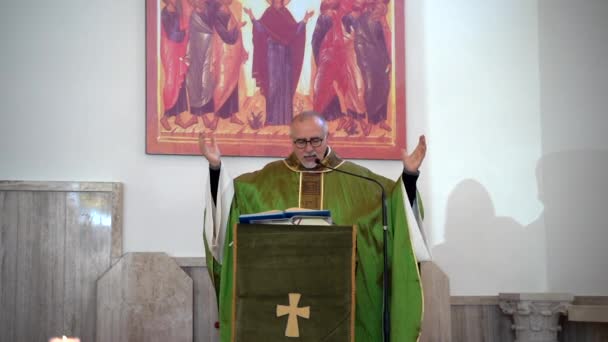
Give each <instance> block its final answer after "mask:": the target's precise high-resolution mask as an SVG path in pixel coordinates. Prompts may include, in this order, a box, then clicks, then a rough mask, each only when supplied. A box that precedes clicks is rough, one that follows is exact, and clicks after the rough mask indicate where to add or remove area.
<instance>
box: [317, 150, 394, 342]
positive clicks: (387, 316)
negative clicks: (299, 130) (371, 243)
mask: <svg viewBox="0 0 608 342" xmlns="http://www.w3.org/2000/svg"><path fill="white" fill-rule="evenodd" d="M315 163H316V164H317V165H319V166H321V167H324V168H326V169H330V170H333V171H337V172H341V173H344V174H347V175H351V176H354V177H359V178H363V179H366V180H368V181H371V182H374V183H376V185H378V186H379V187H380V190H381V191H382V229H383V230H382V243H383V248H382V257H383V259H384V271H383V272H382V332H383V341H384V342H388V341H390V333H391V313H390V307H389V301H388V293H389V285H388V269H389V268H388V243H387V241H388V216H387V206H386V191H385V190H384V186H382V184H380V182H378V181H377V180H375V179H373V178H370V177H366V176H362V175H358V174H356V173H352V172H348V171H344V170H340V169H336V168H333V167H331V166H327V165H325V164H324V163H322V162H321V160H320V159H319V158H316V159H315Z"/></svg>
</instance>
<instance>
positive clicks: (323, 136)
mask: <svg viewBox="0 0 608 342" xmlns="http://www.w3.org/2000/svg"><path fill="white" fill-rule="evenodd" d="M289 131H290V137H291V141H292V150H293V153H294V154H295V155H296V157H297V158H298V160H299V161H300V163H301V164H302V166H304V167H305V168H307V169H312V168H315V167H316V166H317V163H316V162H315V159H317V158H319V159H323V157H324V156H325V152H326V151H327V136H328V134H327V133H328V126H327V121H325V119H323V117H322V116H321V115H319V113H317V112H313V111H306V112H302V113H300V114H298V115H296V116H295V117H294V118H293V120H292V122H291V126H290V129H289Z"/></svg>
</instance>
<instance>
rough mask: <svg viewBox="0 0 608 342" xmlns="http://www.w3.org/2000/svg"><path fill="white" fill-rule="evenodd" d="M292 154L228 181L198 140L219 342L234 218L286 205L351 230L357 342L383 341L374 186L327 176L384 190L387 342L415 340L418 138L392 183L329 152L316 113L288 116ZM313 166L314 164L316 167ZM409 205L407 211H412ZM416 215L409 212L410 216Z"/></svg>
mask: <svg viewBox="0 0 608 342" xmlns="http://www.w3.org/2000/svg"><path fill="white" fill-rule="evenodd" d="M290 137H291V140H292V141H291V143H292V153H291V154H290V155H289V156H288V157H287V158H285V159H283V160H278V161H274V162H271V163H269V164H267V165H266V166H265V167H264V168H262V169H261V170H258V171H255V172H251V173H246V174H243V175H241V176H239V177H237V178H235V179H231V178H230V176H229V175H228V173H227V171H226V169H225V166H224V165H223V164H222V162H221V154H220V150H219V148H218V145H217V143H216V141H215V139H214V138H213V136H212V137H211V139H210V140H211V141H210V142H209V141H207V139H206V137H205V136H204V135H201V136H200V137H199V146H200V150H201V154H202V155H203V156H204V157H205V158H206V159H207V161H208V162H209V168H210V177H209V178H210V188H209V191H208V192H207V198H206V208H205V213H204V220H205V222H204V243H205V248H206V256H207V264H208V268H209V273H210V275H211V278H212V280H213V282H214V285H215V287H216V292H217V294H218V304H219V320H220V336H221V341H224V342H228V341H231V338H232V331H231V326H232V324H231V323H232V300H233V298H232V295H233V291H232V290H233V287H232V286H233V278H232V274H233V272H232V271H233V269H232V258H233V253H232V252H233V251H232V234H233V232H232V229H233V227H234V225H235V224H236V223H237V222H238V217H239V215H242V214H253V213H258V212H263V211H269V210H274V209H279V210H285V209H288V208H293V207H300V208H308V209H328V210H330V211H331V214H332V218H333V222H334V223H335V224H337V225H357V229H358V230H357V231H358V235H357V263H358V264H357V273H356V279H355V283H356V318H355V337H356V341H357V342H365V341H369V342H375V341H381V340H382V277H383V272H384V269H383V255H382V249H383V237H382V235H383V227H382V208H381V199H380V198H381V190H380V188H379V187H378V185H377V184H375V183H373V182H371V181H368V180H365V179H361V178H358V177H355V176H351V175H347V174H344V173H341V172H337V171H334V170H331V169H330V168H328V167H326V166H329V167H331V168H334V169H339V170H343V171H346V172H350V173H354V174H358V175H361V176H365V177H370V178H373V179H375V180H377V181H378V182H380V183H381V184H382V185H383V186H384V188H385V189H386V191H387V202H388V254H389V270H388V272H390V277H389V279H390V283H389V287H390V310H391V327H392V328H391V340H392V341H416V340H417V338H418V336H419V334H420V326H421V319H422V289H421V285H420V277H419V273H418V265H417V262H418V261H421V260H425V259H429V253H428V249H427V247H426V244H425V242H424V239H423V235H422V233H421V230H420V228H419V226H418V223H419V222H418V221H419V219H421V218H422V215H421V211H422V210H418V208H421V205H420V200H419V196H417V194H416V180H417V178H418V168H419V167H420V165H421V163H422V161H423V159H424V157H425V154H426V140H425V138H424V136H421V137H420V139H419V142H418V146H416V148H415V149H414V151H413V152H412V153H411V154H408V153H407V152H406V151H405V150H404V151H403V167H404V169H403V174H402V176H401V177H400V179H399V180H397V181H392V180H390V179H387V178H385V177H382V176H380V175H377V174H375V173H373V172H371V171H370V170H368V169H366V168H364V167H362V166H359V165H357V164H354V163H352V162H349V161H345V160H342V159H341V158H340V157H339V156H338V154H337V153H336V152H335V151H334V150H333V149H332V148H331V147H330V145H329V141H328V138H329V136H328V126H327V122H326V121H325V120H324V119H323V118H322V117H321V116H320V115H319V114H317V113H315V112H303V113H300V114H299V115H297V116H295V117H294V118H293V120H292V123H291V126H290ZM319 161H320V162H319ZM412 207H413V208H414V210H412ZM414 212H415V213H414Z"/></svg>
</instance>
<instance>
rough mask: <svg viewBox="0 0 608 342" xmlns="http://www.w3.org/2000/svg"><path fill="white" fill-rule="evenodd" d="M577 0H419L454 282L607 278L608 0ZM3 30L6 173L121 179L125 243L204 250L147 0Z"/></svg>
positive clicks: (0, 23) (430, 214)
mask: <svg viewBox="0 0 608 342" xmlns="http://www.w3.org/2000/svg"><path fill="white" fill-rule="evenodd" d="M569 3H570V2H569V1H566V0H561V1H553V0H551V1H549V0H541V1H540V2H539V3H537V2H534V1H529V0H517V1H501V0H485V1H482V0H460V1H421V0H407V1H406V22H407V26H406V34H407V37H406V46H407V56H408V59H407V70H408V72H407V82H408V89H407V96H408V101H407V103H408V113H409V114H408V115H409V117H408V145H409V146H412V145H413V144H414V142H415V138H416V136H417V135H419V134H421V133H425V134H426V135H427V137H428V141H429V155H428V158H427V161H426V163H425V165H424V167H423V169H422V172H423V175H422V177H421V179H420V181H419V186H420V189H421V191H422V192H423V195H424V198H425V202H426V209H427V221H426V229H427V231H428V234H429V236H430V237H431V240H432V244H433V245H434V246H435V248H434V250H433V251H434V253H435V255H436V258H437V262H438V263H439V264H440V265H441V266H442V267H444V268H445V269H446V271H447V272H448V273H449V276H450V278H451V281H452V292H453V294H455V295H467V294H475V295H483V294H490V295H491V294H496V293H497V292H499V291H542V290H568V291H572V292H575V293H577V294H603V295H607V294H608V281H607V279H606V277H607V276H606V275H605V274H608V272H605V268H606V266H605V264H603V263H604V260H608V255H607V254H606V252H603V251H602V250H600V249H599V248H598V246H599V245H600V243H601V242H604V243H603V245H606V243H605V241H606V237H607V234H606V232H605V231H606V229H605V228H606V224H604V223H602V221H600V216H599V211H600V210H601V209H603V207H605V205H603V203H606V201H605V196H606V193H608V192H607V191H606V190H603V191H599V190H600V189H606V188H605V184H606V182H605V181H604V180H603V179H602V177H600V175H603V173H602V170H604V169H606V162H605V161H606V151H607V149H608V144H607V142H606V138H605V137H606V134H604V131H605V128H607V127H608V125H605V109H604V108H606V107H607V106H606V105H607V100H606V98H605V94H606V93H608V92H606V90H607V89H606V80H607V79H608V78H606V76H607V75H606V70H608V69H607V68H606V60H608V51H607V44H605V42H606V41H607V39H606V37H607V36H606V32H607V30H606V23H605V20H604V22H602V18H606V17H607V16H606V9H607V4H608V2H605V1H602V0H595V1H593V0H586V1H582V2H577V6H574V5H570V4H569ZM580 3H584V4H585V5H578V4H580ZM592 4H593V6H595V7H589V6H592ZM566 23H568V24H566ZM563 36H572V38H576V37H578V38H579V39H577V40H574V39H572V40H564V39H562V37H563ZM0 38H1V40H0V41H2V42H3V47H2V54H1V55H0V75H2V77H1V78H0V84H1V86H0V94H1V95H0V96H1V99H2V102H1V103H2V109H1V110H0V113H1V114H0V118H1V121H0V122H1V124H0V125H1V127H2V128H3V130H2V134H0V179H20V180H76V181H120V182H123V183H124V184H125V207H124V210H125V221H124V229H125V238H124V247H125V250H126V251H164V252H167V253H169V254H170V255H173V256H202V255H203V253H202V241H201V238H200V236H201V232H202V226H201V222H202V212H201V207H202V205H203V195H202V191H203V188H204V186H205V185H206V184H207V178H206V163H205V162H204V161H203V160H201V158H200V157H192V156H188V157H187V156H183V157H177V156H150V155H146V154H145V152H144V151H145V149H144V113H145V64H144V63H145V46H144V38H145V18H144V2H143V1H109V2H108V1H96V0H93V1H88V2H82V1H76V0H59V1H56V2H52V3H47V2H43V1H35V0H22V1H19V2H12V3H10V4H6V5H5V6H4V8H3V11H2V12H1V13H0ZM588 51H592V52H593V53H589V52H588ZM556 56H557V57H556ZM572 78H575V80H576V82H571V81H569V80H571V79H572ZM602 124H603V125H602ZM602 127H604V129H602ZM573 149H576V150H578V151H582V152H577V153H574V156H573V154H572V153H569V152H565V151H570V150H573ZM553 156H557V157H555V158H553V159H552V157H553ZM269 160H270V159H267V158H225V163H226V165H227V166H228V167H229V168H230V169H231V170H232V171H234V172H233V173H234V174H238V173H241V172H244V171H249V170H253V169H257V168H259V167H261V166H262V165H264V164H265V163H266V162H268V161H269ZM553 160H556V161H555V162H553ZM361 163H362V164H363V165H365V166H367V167H369V168H371V169H373V170H375V171H377V172H379V173H382V174H384V175H387V176H389V177H393V178H394V177H396V176H397V175H398V174H399V173H400V169H401V166H400V164H399V163H398V162H387V161H384V162H382V161H362V162H361ZM539 164H542V165H544V168H543V170H541V171H539V175H540V180H544V182H543V184H544V185H543V193H542V195H543V196H542V197H541V200H539V196H538V193H537V188H538V187H539V186H540V185H538V183H537V177H536V174H537V165H539ZM583 164H584V165H583ZM571 167H573V168H572V170H573V172H572V173H570V172H569V170H571ZM563 176H569V177H567V178H568V180H569V183H568V187H567V190H568V191H569V192H567V193H566V194H564V193H563V192H562V191H561V190H560V189H561V188H560V187H559V185H561V182H560V180H561V179H562V178H561V177H563ZM602 187H603V188H602ZM569 194H574V196H571V195H569ZM577 203H578V204H580V206H577V207H575V204H577ZM543 209H544V210H543ZM566 213H568V214H570V215H571V216H569V217H571V219H570V218H569V219H567V220H566V221H564V220H563V215H565V214H566ZM543 219H544V220H543ZM581 222H584V224H581ZM574 224H576V225H580V226H581V228H579V230H577V231H576V232H579V231H583V232H585V231H588V232H589V233H588V234H576V235H574V234H573V229H572V226H573V225H574ZM583 228H584V229H585V230H583ZM545 229H546V230H547V237H545ZM602 230H603V231H602ZM566 241H567V242H568V246H567V247H568V248H566V246H565V245H564V244H565V242H566ZM545 244H546V246H545ZM531 259H532V260H534V261H530V260H531ZM590 260H591V261H592V266H593V267H595V269H592V268H586V269H585V270H581V267H578V266H580V265H582V264H584V262H585V261H590ZM566 263H568V267H565V268H564V267H563V265H565V264H566ZM602 267H603V268H602ZM598 268H599V270H598ZM598 274H599V275H598Z"/></svg>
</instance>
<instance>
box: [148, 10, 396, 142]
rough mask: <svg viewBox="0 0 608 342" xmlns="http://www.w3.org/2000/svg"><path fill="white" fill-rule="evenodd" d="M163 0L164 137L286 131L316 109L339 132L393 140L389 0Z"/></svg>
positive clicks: (161, 89) (346, 135) (160, 40)
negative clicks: (296, 119) (303, 113)
mask: <svg viewBox="0 0 608 342" xmlns="http://www.w3.org/2000/svg"><path fill="white" fill-rule="evenodd" d="M149 1H152V0H149ZM157 1H158V0H157ZM160 1H161V2H160V4H159V16H160V21H159V24H160V25H159V27H158V37H159V38H158V43H159V44H160V49H159V57H160V61H161V63H162V70H160V71H162V74H160V75H159V78H158V89H159V95H162V96H159V99H158V106H159V113H158V114H157V117H158V119H157V120H158V121H157V122H158V123H159V125H158V129H159V130H158V132H159V133H158V134H160V136H166V137H168V136H171V135H172V136H173V137H176V136H180V134H181V136H184V137H186V135H185V134H197V133H199V132H203V131H206V132H209V131H215V132H216V133H219V134H227V135H232V136H233V137H235V138H239V139H240V138H241V137H242V136H252V137H254V138H255V136H256V135H258V134H261V135H262V136H264V135H273V136H280V135H283V136H284V135H287V134H289V129H288V127H289V125H290V123H291V120H292V118H293V116H294V115H295V113H299V112H301V111H304V110H314V111H316V112H318V113H320V114H321V115H322V116H323V117H324V118H325V119H326V120H327V121H328V123H329V124H330V134H333V135H334V136H335V137H337V138H338V139H339V138H344V139H347V138H357V139H367V138H374V137H376V138H378V139H385V140H382V141H386V139H394V133H392V132H393V130H394V128H393V125H394V124H395V122H396V115H397V113H396V109H395V103H391V96H390V94H391V92H392V91H394V90H392V88H391V87H394V83H392V82H391V78H392V76H391V75H392V64H393V61H392V53H393V52H392V47H391V42H392V39H393V36H392V32H391V31H392V30H391V24H389V23H392V22H393V21H392V20H394V18H393V13H392V12H391V8H390V7H389V1H388V0H310V1H306V2H304V0H240V1H239V0H160ZM298 2H301V3H298ZM296 18H298V19H296ZM309 24H310V26H311V27H309V28H307V26H308V25H309ZM391 137H392V138H391Z"/></svg>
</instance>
